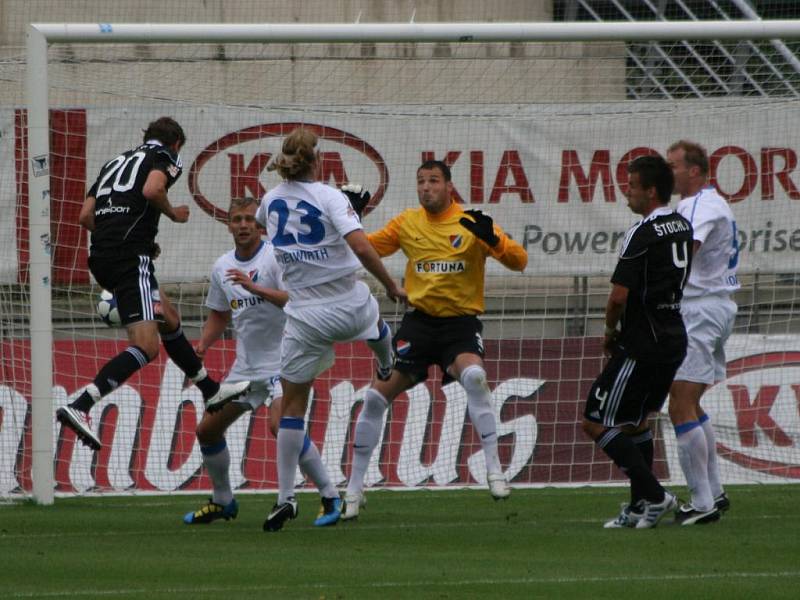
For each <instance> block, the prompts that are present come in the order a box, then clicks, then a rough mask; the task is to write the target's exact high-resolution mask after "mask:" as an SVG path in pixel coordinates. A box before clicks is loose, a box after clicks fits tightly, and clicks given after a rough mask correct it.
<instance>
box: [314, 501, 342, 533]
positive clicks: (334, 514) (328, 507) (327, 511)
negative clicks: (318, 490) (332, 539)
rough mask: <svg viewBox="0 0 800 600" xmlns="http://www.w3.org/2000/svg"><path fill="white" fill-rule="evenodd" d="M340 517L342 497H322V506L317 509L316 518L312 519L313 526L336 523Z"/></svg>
mask: <svg viewBox="0 0 800 600" xmlns="http://www.w3.org/2000/svg"><path fill="white" fill-rule="evenodd" d="M341 517H342V499H341V498H339V496H336V497H335V498H323V499H322V506H321V507H320V509H319V514H318V515H317V519H316V520H315V521H314V527H329V526H331V525H336V523H338V522H339V519H340V518H341Z"/></svg>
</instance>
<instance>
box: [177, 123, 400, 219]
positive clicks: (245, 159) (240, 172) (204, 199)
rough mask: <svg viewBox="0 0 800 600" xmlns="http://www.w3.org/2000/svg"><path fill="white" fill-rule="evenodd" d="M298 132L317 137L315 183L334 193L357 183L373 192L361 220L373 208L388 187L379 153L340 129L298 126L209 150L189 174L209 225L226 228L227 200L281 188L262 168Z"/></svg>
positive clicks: (240, 137) (263, 129)
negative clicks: (217, 223)
mask: <svg viewBox="0 0 800 600" xmlns="http://www.w3.org/2000/svg"><path fill="white" fill-rule="evenodd" d="M301 126H302V127H305V128H306V129H309V130H311V131H313V132H314V133H315V134H316V135H317V136H318V137H319V144H318V150H319V156H320V161H319V172H318V178H319V180H320V181H322V182H324V183H329V184H331V185H334V186H336V187H339V186H342V185H344V184H346V183H349V182H353V183H360V184H362V185H364V186H365V188H366V189H368V190H370V191H371V192H372V198H371V200H370V203H369V205H368V206H367V208H366V210H365V211H364V212H365V214H366V213H368V212H369V211H371V210H372V209H373V208H374V207H375V206H377V205H378V203H379V202H380V201H381V199H382V198H383V195H384V194H385V193H386V188H387V186H388V185H389V171H388V169H387V168H386V163H385V162H384V160H383V157H382V156H381V155H380V154H379V153H378V151H377V150H376V149H375V148H373V147H372V146H370V145H369V144H368V143H367V142H365V141H364V140H362V139H360V138H358V137H356V136H354V135H352V134H350V133H347V132H346V131H342V130H341V129H335V128H333V127H327V126H325V125H315V124H313V123H299V122H290V123H267V124H264V125H256V126H254V127H247V128H245V129H240V130H239V131H234V132H232V133H228V134H226V135H224V136H222V137H221V138H219V139H218V140H216V141H215V142H213V143H211V144H209V145H208V146H207V147H206V148H205V149H204V150H203V151H202V152H200V154H198V155H197V158H196V159H195V160H194V162H193V163H192V166H191V167H190V168H189V175H188V185H189V192H190V193H191V194H192V197H193V198H194V201H195V202H197V204H198V206H200V208H202V209H203V210H204V211H205V212H206V213H208V214H209V215H210V216H212V217H213V218H214V219H216V220H218V221H220V222H223V223H225V222H227V220H228V211H227V207H228V203H229V202H230V199H231V198H242V197H246V196H249V197H253V198H261V197H262V196H263V195H264V194H265V193H266V192H267V189H268V186H267V185H266V184H265V182H266V181H267V180H269V181H268V183H269V184H270V185H273V186H274V185H277V184H278V183H279V182H280V177H279V176H278V175H277V174H275V173H272V174H269V175H268V174H267V171H266V168H267V165H268V164H269V162H270V160H272V157H273V156H275V155H276V154H277V153H279V152H280V149H281V143H282V138H283V137H285V136H287V135H288V134H289V133H291V132H292V130H294V129H296V128H298V127H301Z"/></svg>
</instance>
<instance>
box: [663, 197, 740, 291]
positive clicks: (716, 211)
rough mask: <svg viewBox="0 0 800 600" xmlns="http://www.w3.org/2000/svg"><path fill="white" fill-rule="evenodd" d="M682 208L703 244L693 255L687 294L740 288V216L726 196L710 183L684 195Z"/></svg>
mask: <svg viewBox="0 0 800 600" xmlns="http://www.w3.org/2000/svg"><path fill="white" fill-rule="evenodd" d="M678 212H679V213H680V214H681V215H682V216H683V217H684V218H685V219H687V220H688V221H689V222H690V223H691V224H692V230H693V231H694V235H693V238H694V240H695V241H698V242H700V244H701V245H700V249H699V250H698V251H697V253H695V254H694V256H693V258H692V270H691V272H690V274H689V280H688V281H687V283H686V287H684V289H683V297H684V298H686V299H691V298H699V297H702V296H710V295H717V294H724V295H730V294H731V293H733V292H735V291H736V290H738V289H739V281H738V279H737V278H736V269H737V267H738V263H739V242H738V239H737V236H736V220H735V219H734V217H733V212H732V211H731V208H730V206H728V203H727V202H726V201H725V199H724V198H723V197H722V196H720V195H719V194H718V193H717V191H716V190H715V189H714V188H713V187H711V186H707V187H704V188H703V189H702V190H700V191H699V192H698V193H697V194H695V195H694V196H690V197H687V198H683V199H682V200H681V201H680V202H679V203H678Z"/></svg>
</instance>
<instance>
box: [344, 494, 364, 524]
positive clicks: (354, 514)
mask: <svg viewBox="0 0 800 600" xmlns="http://www.w3.org/2000/svg"><path fill="white" fill-rule="evenodd" d="M366 505H367V497H366V496H365V495H364V494H363V493H356V494H345V496H344V513H343V514H342V521H351V520H355V519H357V518H358V511H359V509H362V508H364V507H365V506H366Z"/></svg>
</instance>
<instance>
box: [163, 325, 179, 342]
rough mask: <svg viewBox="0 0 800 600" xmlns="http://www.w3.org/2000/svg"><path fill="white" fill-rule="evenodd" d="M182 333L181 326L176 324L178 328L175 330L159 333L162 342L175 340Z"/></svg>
mask: <svg viewBox="0 0 800 600" xmlns="http://www.w3.org/2000/svg"><path fill="white" fill-rule="evenodd" d="M182 335H183V327H181V326H180V325H178V328H177V329H176V330H175V331H170V332H169V333H162V334H161V341H162V342H171V341H172V340H177V339H178V338H179V337H181V336H182Z"/></svg>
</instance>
